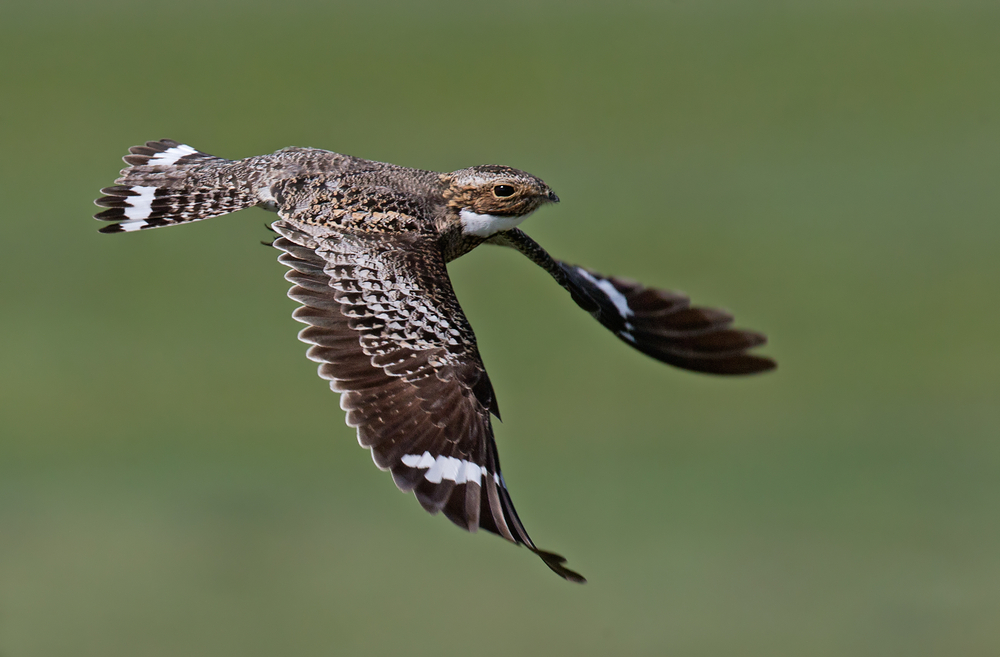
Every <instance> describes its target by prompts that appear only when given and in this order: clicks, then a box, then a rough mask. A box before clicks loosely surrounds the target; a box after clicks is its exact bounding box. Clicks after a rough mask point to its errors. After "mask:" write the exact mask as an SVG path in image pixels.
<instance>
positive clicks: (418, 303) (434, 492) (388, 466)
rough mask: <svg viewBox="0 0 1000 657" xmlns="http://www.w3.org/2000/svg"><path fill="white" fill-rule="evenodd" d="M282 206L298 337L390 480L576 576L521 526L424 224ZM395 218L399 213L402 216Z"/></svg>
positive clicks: (478, 366) (491, 405)
mask: <svg viewBox="0 0 1000 657" xmlns="http://www.w3.org/2000/svg"><path fill="white" fill-rule="evenodd" d="M294 214H295V213H294V211H291V210H289V211H286V212H282V216H283V217H284V218H283V219H282V220H280V221H277V222H275V223H274V224H273V227H274V229H275V230H276V231H277V232H278V233H279V234H280V235H281V237H279V238H278V239H276V240H275V241H274V246H275V247H277V248H278V249H281V250H282V251H284V253H283V254H282V255H281V256H280V257H279V260H280V261H281V262H282V263H283V264H285V265H287V266H288V267H289V268H290V271H289V272H288V273H287V274H286V278H287V279H288V280H289V281H291V282H292V283H294V285H293V287H292V288H291V290H289V292H288V296H289V297H291V298H292V299H294V300H295V301H298V302H299V303H301V304H302V307H301V308H298V309H297V310H296V311H295V313H294V317H295V318H296V319H297V320H299V321H301V322H303V323H305V324H308V325H309V326H308V327H307V328H306V329H304V330H303V331H302V332H301V333H300V334H299V338H300V339H301V340H302V341H303V342H306V343H309V344H311V345H312V346H311V347H310V349H309V351H308V354H307V355H308V357H309V358H310V359H311V360H314V361H317V362H319V363H320V366H319V375H320V376H321V377H323V378H325V379H328V380H329V381H330V387H331V388H333V390H335V391H337V392H340V393H341V401H340V405H341V407H342V408H343V409H344V410H345V411H347V424H348V425H350V426H352V427H356V428H357V431H358V441H359V442H360V443H361V445H362V446H363V447H366V448H368V449H370V450H371V451H372V458H373V459H374V461H375V463H376V465H378V467H379V468H381V469H383V470H389V471H390V472H391V473H392V477H393V480H394V481H395V483H396V485H397V486H398V487H399V488H400V489H401V490H403V491H412V492H413V494H414V495H415V496H416V498H417V500H418V501H419V502H420V504H421V505H422V506H423V507H424V508H425V509H426V510H427V511H429V512H430V513H437V512H439V511H441V512H443V513H444V515H445V516H447V517H448V518H449V519H450V520H451V521H452V522H454V523H455V524H457V525H458V526H459V527H462V528H463V529H466V530H468V531H476V529H477V528H482V529H485V530H487V531H490V532H492V533H495V534H498V535H500V536H502V537H503V538H505V539H507V540H509V541H511V542H513V543H515V544H518V545H525V546H526V547H527V548H529V549H530V550H532V551H533V552H535V553H536V554H538V555H539V556H540V557H541V558H542V560H543V561H545V563H546V565H547V566H548V567H549V568H551V569H552V570H553V571H555V572H556V573H558V574H559V575H561V576H562V577H564V578H566V579H569V580H572V581H578V582H583V581H585V580H584V579H583V577H582V576H580V575H579V574H578V573H575V572H573V571H572V570H569V569H568V568H566V567H565V566H564V565H563V563H564V562H565V559H564V558H563V557H561V556H559V555H556V554H553V553H550V552H545V551H543V550H539V549H538V548H536V547H535V545H534V543H533V542H532V541H531V539H530V538H529V537H528V534H527V532H525V530H524V527H523V525H522V524H521V521H520V519H519V518H518V516H517V512H516V511H515V510H514V505H513V504H512V502H511V499H510V495H509V494H508V492H507V489H506V486H505V484H504V481H503V476H502V475H501V473H500V461H499V458H498V456H497V449H496V444H495V442H494V439H493V428H492V426H491V423H490V412H491V411H492V412H493V413H494V414H496V412H497V406H496V401H495V396H494V392H493V388H492V386H491V384H490V380H489V377H488V376H487V374H486V370H485V368H484V367H483V363H482V359H481V358H480V356H479V351H478V349H477V347H476V340H475V336H474V335H473V333H472V327H471V326H470V325H469V323H468V321H467V320H466V318H465V315H464V313H463V312H462V309H461V307H460V306H459V304H458V299H457V298H456V297H455V293H454V290H453V289H452V286H451V281H450V279H449V277H448V272H447V270H446V268H445V261H444V257H443V255H442V253H441V251H440V248H439V247H438V245H437V241H436V238H435V237H434V236H432V235H428V234H421V233H418V232H411V231H402V232H363V231H360V230H349V229H345V228H334V227H331V226H329V225H326V226H322V225H315V224H312V225H310V224H306V223H300V222H298V221H295V220H294V219H293V218H292V216H294ZM404 219H405V218H404Z"/></svg>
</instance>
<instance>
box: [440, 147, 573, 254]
mask: <svg viewBox="0 0 1000 657" xmlns="http://www.w3.org/2000/svg"><path fill="white" fill-rule="evenodd" d="M441 178H442V181H443V182H444V183H445V184H446V185H447V188H446V190H445V198H446V199H447V200H448V205H449V206H451V207H453V208H456V209H458V210H459V215H460V216H461V219H462V228H463V231H464V232H466V233H469V234H472V235H479V236H480V237H489V236H490V235H492V234H494V233H497V232H499V231H502V230H510V229H511V228H513V227H515V226H517V224H519V223H521V222H522V221H524V219H525V218H526V217H527V216H528V215H529V214H531V213H532V212H534V211H535V210H537V209H538V208H539V207H540V206H541V205H544V204H545V203H558V202H559V197H558V196H556V195H555V193H553V191H552V190H551V189H549V186H548V185H546V184H545V183H544V182H543V181H542V180H541V179H539V178H536V177H535V176H533V175H531V174H530V173H525V172H524V171H519V170H517V169H512V168H511V167H505V166H500V165H498V164H484V165H481V166H477V167H469V168H468V169H459V170H458V171H453V172H451V173H446V174H443V175H442V177H441Z"/></svg>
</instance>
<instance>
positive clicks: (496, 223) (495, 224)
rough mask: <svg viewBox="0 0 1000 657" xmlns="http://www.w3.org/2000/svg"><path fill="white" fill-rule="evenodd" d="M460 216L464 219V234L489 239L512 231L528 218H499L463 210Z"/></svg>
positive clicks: (524, 215) (522, 216)
mask: <svg viewBox="0 0 1000 657" xmlns="http://www.w3.org/2000/svg"><path fill="white" fill-rule="evenodd" d="M529 214H530V213H529ZM459 216H461V217H462V232H463V233H465V234H466V235H476V236H478V237H489V236H490V235H493V234H494V233H499V232H500V231H502V230H510V229H511V228H514V227H516V226H517V225H518V224H519V223H521V222H522V221H524V220H525V219H527V218H528V215H527V214H523V215H521V216H520V217H498V216H496V215H492V214H478V213H476V212H473V211H472V210H462V211H461V212H460V213H459Z"/></svg>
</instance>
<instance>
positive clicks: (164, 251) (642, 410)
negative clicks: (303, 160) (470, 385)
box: [0, 0, 1000, 657]
mask: <svg viewBox="0 0 1000 657" xmlns="http://www.w3.org/2000/svg"><path fill="white" fill-rule="evenodd" d="M998 34H1000V6H998V5H997V4H996V3H995V2H985V1H984V2H955V1H949V2H945V1H944V0H941V1H940V2H931V1H926V2H919V1H913V2H905V1H902V0H899V1H892V0H878V1H876V2H860V1H857V2H836V1H835V0H813V1H812V2H801V3H787V2H778V1H765V2H739V1H736V0H732V1H729V2H707V3H705V2H694V1H693V0H675V1H673V2H653V1H647V2H642V1H638V0H636V1H623V2H615V3H607V4H604V3H597V2H590V1H588V0H574V1H573V2H569V1H558V0H551V1H548V2H534V1H531V2H529V1H527V0H525V1H523V2H491V3H475V2H471V3H470V2H457V1H456V2H445V1H441V2H427V3H406V2H389V1H387V0H369V1H367V2H353V3H347V4H342V3H336V2H318V1H309V0H288V1H287V2H284V3H270V4H269V3H264V2H236V1H232V2H225V1H219V0H205V1H203V2H193V1H190V0H177V1H175V2H169V3H167V2H162V3H147V2H138V3H137V2H124V1H120V0H100V1H92V2H68V1H65V2H62V1H58V0H53V1H50V2H45V1H41V2H31V3H29V2H26V1H22V0H13V1H11V0H7V1H6V2H4V4H3V7H2V8H0V155H2V157H0V192H2V198H3V201H4V205H3V207H4V210H3V215H2V216H3V226H4V228H5V230H4V235H5V238H4V248H3V255H2V257H0V304H2V305H0V308H2V310H0V340H2V348H0V655H2V656H3V657H35V656H43V655H44V656H48V655H69V656H73V657H84V656H90V655H94V656H100V657H108V656H111V655H123V656H126V655H127V656H134V655H143V656H157V655H163V656H173V655H188V656H198V655H205V656H209V655H210V656H212V657H221V656H225V655H238V656H240V657H248V656H254V655H354V654H357V655H378V654H385V655H388V654H406V655H411V656H414V657H415V656H417V655H432V654H433V655H468V654H476V655H508V654H523V655H560V654H565V655H609V654H627V655H697V656H702V655H762V656H768V657H775V656H780V655H789V656H800V655H830V656H840V655H873V656H879V657H884V656H886V655H905V656H907V657H913V656H916V655H996V654H997V653H998V652H1000V630H998V629H997V625H996V619H997V618H998V617H1000V513H998V509H1000V410H998V401H1000V379H998V370H1000V349H998V347H997V336H998V333H1000V304H998V301H1000V266H998V242H1000V186H998V184H997V181H998V180H1000V109H998V108H1000V76H998V75H997V71H998V70H1000V39H998V38H997V35H998ZM164 137H166V138H172V139H177V140H181V141H184V142H186V143H189V144H191V145H193V146H195V147H197V148H200V149H203V150H205V151H207V152H210V153H213V154H217V155H220V156H224V157H229V158H240V157H245V156H249V155H254V154H259V153H264V152H270V151H273V150H276V149H278V148H281V147H284V146H287V145H299V146H316V147H321V148H328V149H331V150H336V151H340V152H344V153H350V154H353V155H358V156H361V157H366V158H369V159H376V160H383V161H389V162H394V163H397V164H403V165H407V166H413V167H419V168H426V169H435V170H441V171H448V170H453V169H458V168H462V167H466V166H470V165H473V164H481V163H502V164H508V165H511V166H515V167H518V168H521V169H525V170H527V171H530V172H532V173H534V174H536V175H538V176H540V177H541V178H543V179H544V180H545V181H546V182H547V183H549V184H550V185H551V186H552V188H553V189H554V190H555V191H556V192H557V193H558V194H559V196H560V197H561V198H562V199H563V201H562V203H560V204H559V205H558V206H551V207H546V208H544V209H543V210H542V211H541V212H539V213H538V214H537V215H535V216H533V217H532V218H531V219H529V220H528V221H527V222H526V223H525V224H524V226H523V227H524V228H525V229H526V230H527V231H528V232H529V233H530V234H531V235H532V236H533V237H535V238H536V239H537V240H538V241H540V242H541V243H542V244H543V245H545V246H546V247H547V248H548V249H549V250H550V251H551V252H552V253H553V255H555V256H556V257H559V258H563V259H566V260H568V261H570V262H579V263H581V264H586V265H587V266H589V267H591V268H594V269H596V270H598V271H602V272H606V273H614V274H619V275H624V276H629V277H632V278H636V279H639V280H642V281H644V282H646V283H647V284H652V285H657V286H662V287H668V288H673V289H679V290H684V291H686V292H688V293H690V294H691V295H692V297H693V298H694V299H695V301H697V302H699V303H702V304H709V305H717V306H722V307H725V308H728V309H730V310H732V311H733V312H734V313H735V314H736V316H737V318H738V322H739V324H740V325H741V326H745V327H748V328H756V329H760V330H763V331H765V332H766V333H767V334H768V335H769V336H770V338H771V344H770V345H769V346H768V347H767V348H766V350H765V351H764V353H767V354H769V355H772V356H774V357H775V358H777V359H778V361H779V363H780V368H779V370H778V371H777V372H776V373H773V374H769V375H765V376H761V377H758V378H750V379H742V380H723V379H717V378H710V377H706V376H700V375H695V374H690V373H686V372H681V371H677V370H672V369H670V368H668V367H666V366H663V365H660V364H658V363H656V362H653V361H651V360H649V359H646V358H645V357H643V356H641V355H640V354H638V353H635V352H633V351H631V350H630V349H628V348H627V346H625V345H624V344H622V343H621V342H619V341H617V340H615V339H614V338H613V337H612V336H611V335H610V334H608V333H607V332H606V331H605V330H604V329H603V328H601V327H600V326H599V325H598V324H597V323H596V322H594V321H593V320H592V319H590V318H589V317H587V316H586V314H584V313H583V312H582V311H580V310H579V309H578V308H576V307H575V306H574V305H573V303H572V301H571V300H570V299H569V297H568V295H566V294H565V293H564V292H563V291H562V290H561V289H559V288H558V286H556V285H555V284H553V283H552V282H551V281H550V280H549V279H548V278H547V276H546V275H545V274H544V273H543V272H542V271H541V270H538V269H536V268H535V267H534V266H533V265H531V264H530V263H529V262H528V261H527V260H525V259H523V258H521V257H520V256H518V255H517V254H515V253H513V252H505V251H502V250H499V249H492V248H490V247H484V248H482V249H479V250H477V251H476V252H474V253H472V254H470V255H469V256H467V257H465V258H463V259H462V260H460V261H458V262H456V263H454V265H453V266H452V267H451V272H452V276H453V278H454V281H455V286H456V288H457V291H458V294H459V297H460V299H461V300H462V302H463V304H464V306H465V308H466V311H467V314H468V315H469V317H470V320H471V321H472V323H473V325H474V326H475V327H476V330H477V333H478V336H479V341H480V345H481V349H482V352H483V356H484V359H485V361H486V364H487V366H488V367H489V368H490V372H491V376H492V379H493V382H494V385H495V387H496V389H497V392H498V395H499V399H500V406H501V408H502V409H503V413H504V419H505V422H504V424H502V425H500V426H498V428H497V434H498V436H497V440H498V442H499V444H500V450H501V455H502V458H503V462H504V472H505V476H506V479H507V482H508V484H509V486H510V489H511V491H512V494H513V498H514V501H515V503H516V504H517V505H518V509H519V511H520V513H521V516H522V519H523V520H524V522H525V524H526V526H527V528H528V530H529V532H531V534H532V536H533V537H534V538H535V539H536V541H537V542H538V544H539V545H541V546H543V547H545V548H548V549H552V550H555V551H557V552H560V553H562V554H565V555H566V556H567V557H568V559H569V565H570V566H571V567H573V568H576V569H579V570H580V571H581V572H582V573H584V574H585V575H586V576H587V577H588V578H589V579H590V582H589V583H588V584H587V585H586V586H583V587H580V586H575V585H572V584H569V583H566V582H563V581H561V580H560V579H559V578H558V577H556V576H554V575H553V574H552V573H550V572H549V571H548V570H547V569H546V568H545V567H544V565H543V564H542V563H541V562H540V561H539V560H538V559H536V558H534V557H533V556H532V555H531V554H530V553H528V552H527V551H526V550H523V549H516V548H514V547H513V546H511V545H509V544H506V543H505V542H503V541H500V540H498V539H496V538H495V537H493V536H490V535H486V534H481V535H471V536H470V535H467V534H465V533H463V532H461V531H460V530H458V529H457V528H455V527H454V526H452V525H451V524H450V523H449V522H447V521H446V520H445V519H444V518H441V517H436V518H435V517H429V516H427V515H426V514H425V513H424V512H423V511H422V510H421V509H420V507H419V505H418V504H417V503H416V502H415V501H414V500H413V499H412V497H411V496H405V495H402V494H400V493H399V492H398V491H396V489H395V487H394V486H393V484H392V482H391V479H390V478H389V476H388V475H387V474H385V473H382V472H379V471H378V470H377V469H376V468H375V467H374V466H373V464H372V462H371V458H370V456H369V455H368V453H367V452H365V451H364V450H362V449H360V448H359V447H358V445H357V442H356V440H355V437H354V432H353V431H352V430H350V429H348V428H347V427H346V426H345V425H344V422H343V414H342V412H341V411H340V409H339V408H338V405H337V399H336V396H335V395H333V394H331V393H330V391H329V390H328V389H327V387H326V383H325V382H323V381H321V380H320V379H318V378H317V377H316V376H315V365H314V364H313V363H310V362H309V361H307V360H306V359H305V357H304V351H305V346H304V345H302V344H301V343H299V342H298V341H297V340H296V339H295V333H296V331H297V330H298V329H299V327H300V325H298V324H297V323H296V322H294V321H293V320H292V319H291V317H290V313H291V311H292V309H293V307H294V304H293V303H292V302H291V301H290V300H288V299H287V298H286V297H285V296H284V293H285V291H286V289H287V287H288V284H287V283H286V282H285V281H284V280H283V279H282V274H283V271H284V268H283V267H282V266H280V265H279V264H278V263H277V262H276V261H275V257H276V255H277V252H276V251H274V250H270V249H267V248H264V247H262V246H260V245H259V241H260V240H262V239H267V238H268V235H269V233H267V231H265V230H264V227H263V226H264V224H265V222H268V221H270V220H271V219H272V217H273V215H269V214H267V213H266V212H264V211H262V210H258V209H252V210H247V211H244V212H241V213H239V214H237V215H234V216H229V217H224V218H220V219H217V220H212V221H206V222H203V223H200V224H194V225H190V226H185V227H183V228H176V229H170V230H156V231H150V232H146V233H141V234H126V235H99V234H98V233H97V228H98V227H99V225H98V224H97V222H94V221H93V220H91V219H90V216H91V215H92V214H93V213H94V212H96V211H97V208H95V207H94V206H93V205H92V204H91V201H92V200H93V198H95V197H96V196H97V194H98V189H99V188H100V187H102V186H105V185H109V184H111V182H112V181H113V179H114V178H115V177H116V174H117V171H118V169H119V168H120V167H121V166H123V165H122V163H121V161H120V159H119V158H120V157H121V156H122V155H124V154H125V152H126V149H127V148H128V147H129V146H131V145H133V144H137V143H141V142H142V141H145V140H147V139H159V138H164Z"/></svg>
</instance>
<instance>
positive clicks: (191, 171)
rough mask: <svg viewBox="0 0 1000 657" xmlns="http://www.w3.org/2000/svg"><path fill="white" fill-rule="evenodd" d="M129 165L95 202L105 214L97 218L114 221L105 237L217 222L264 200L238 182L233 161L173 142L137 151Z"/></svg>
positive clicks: (104, 230) (148, 144)
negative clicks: (218, 219)
mask: <svg viewBox="0 0 1000 657" xmlns="http://www.w3.org/2000/svg"><path fill="white" fill-rule="evenodd" d="M122 159H123V160H125V162H126V163H127V164H128V165H129V166H128V167H126V168H124V169H122V171H121V176H120V177H119V178H118V180H116V181H115V183H116V184H115V185H114V186H113V187H105V188H104V189H102V190H101V193H102V194H104V196H102V197H101V198H99V199H97V200H96V201H94V203H95V204H96V205H99V206H101V207H104V208H107V209H106V210H104V211H103V212H99V213H97V214H96V215H94V218H95V219H98V220H100V221H112V222H115V223H112V224H110V225H108V226H105V227H104V228H101V232H102V233H121V232H131V231H136V230H145V229H147V228H159V227H160V226H173V225H175V224H182V223H188V222H192V221H199V220H201V219H208V218H209V217H217V216H219V215H222V214H226V213H229V212H235V211H236V210H242V209H243V208H247V207H250V206H253V205H257V204H258V203H259V202H260V199H259V198H257V196H256V195H255V194H253V192H252V190H251V189H249V188H248V187H247V186H246V185H245V184H239V183H238V182H234V180H236V178H235V177H234V176H232V175H229V174H230V173H231V171H230V169H231V167H232V165H233V164H234V163H233V161H232V160H226V159H223V158H221V157H215V156H214V155H209V154H208V153H202V152H201V151H198V150H195V149H194V148H191V147H190V146H188V145H187V144H180V143H178V142H176V141H173V140H171V139H161V140H160V141H147V142H146V144H145V145H144V146H133V147H132V148H130V149H129V154H128V155H126V156H125V157H124V158H122Z"/></svg>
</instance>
